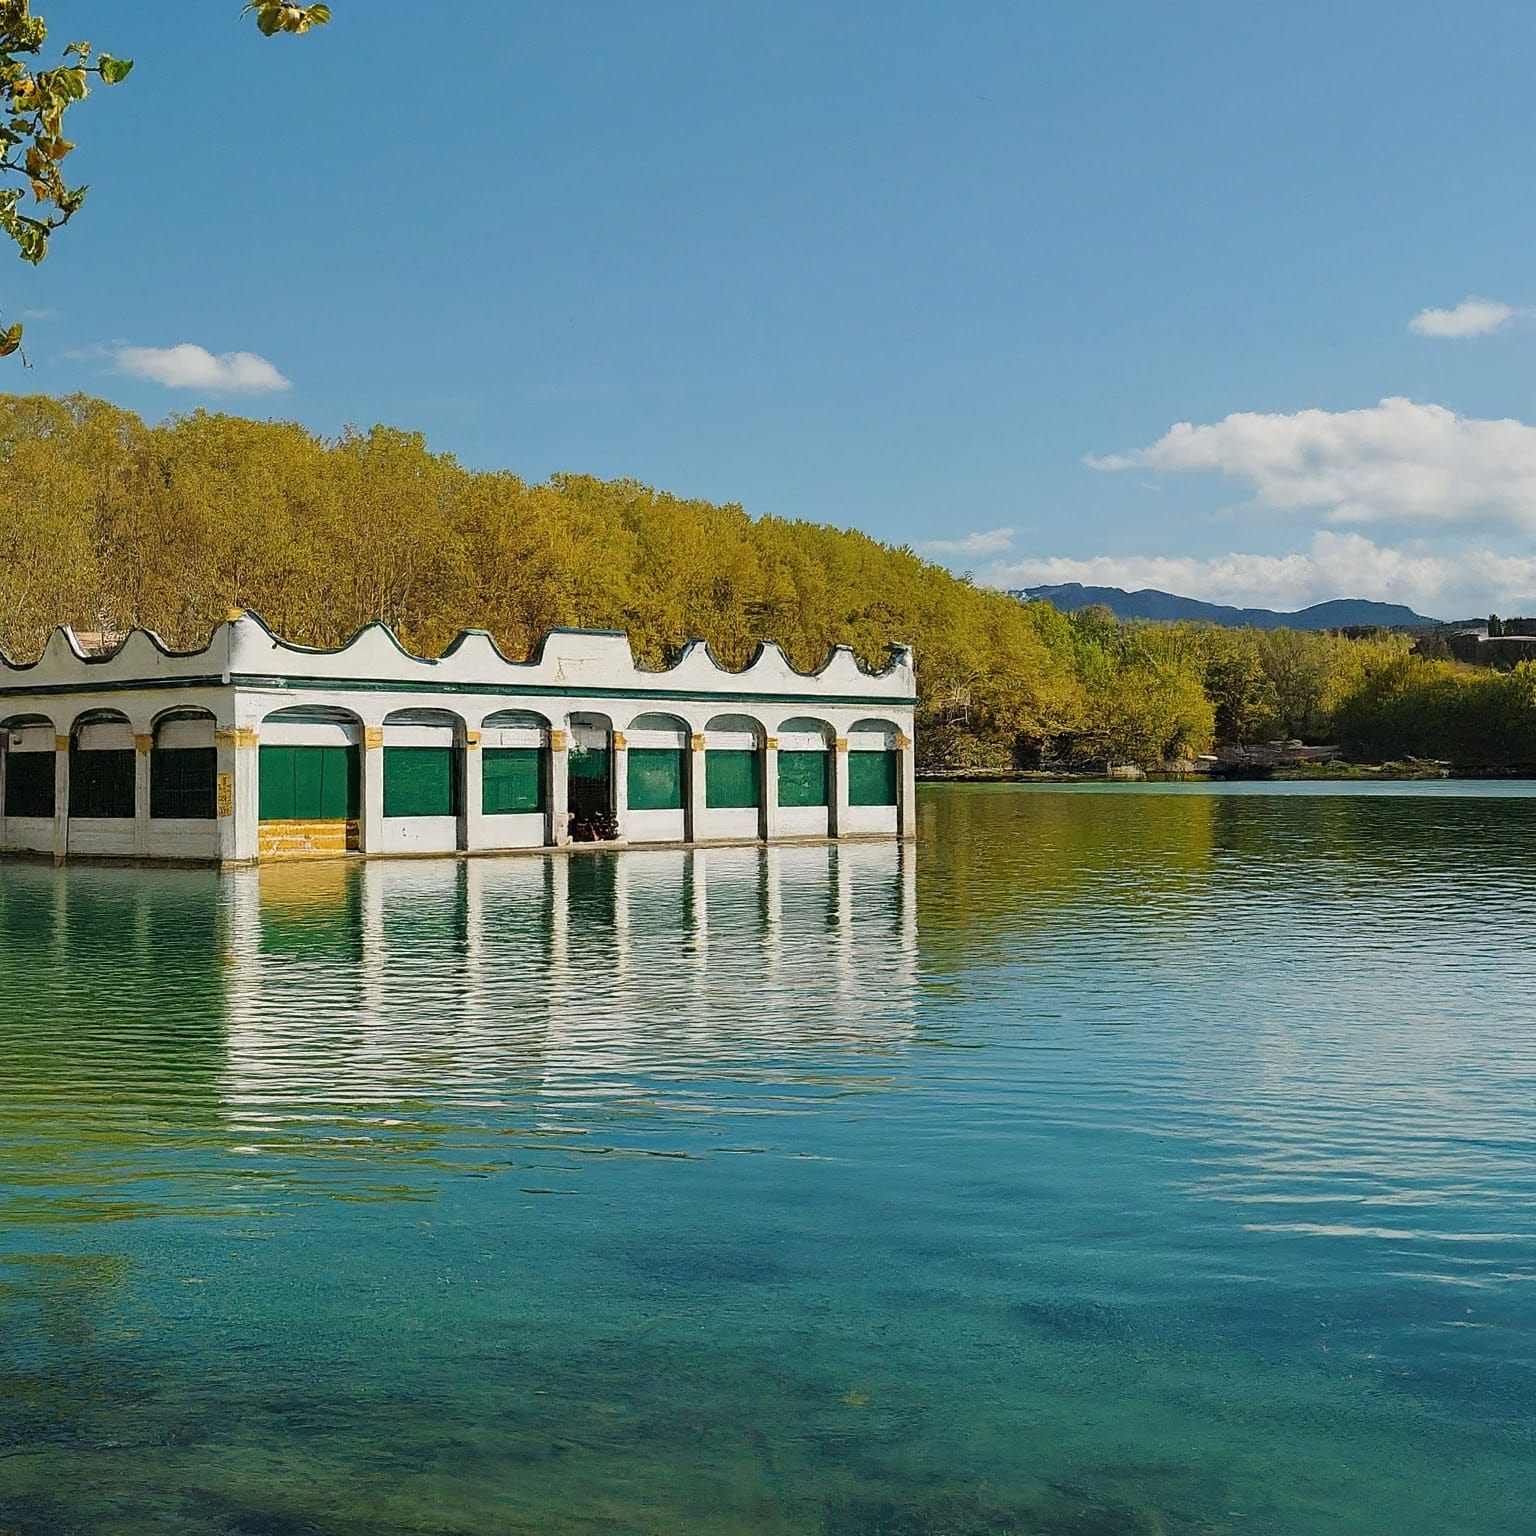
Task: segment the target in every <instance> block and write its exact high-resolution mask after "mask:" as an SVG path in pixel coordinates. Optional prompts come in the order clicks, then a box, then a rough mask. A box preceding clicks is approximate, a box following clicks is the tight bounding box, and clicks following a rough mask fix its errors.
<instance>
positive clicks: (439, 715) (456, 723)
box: [384, 709, 464, 730]
mask: <svg viewBox="0 0 1536 1536" xmlns="http://www.w3.org/2000/svg"><path fill="white" fill-rule="evenodd" d="M384 724H385V725H386V726H390V725H423V726H438V727H442V726H451V727H452V728H453V729H455V730H463V728H464V717H463V716H462V715H460V714H458V713H456V712H455V711H454V710H451V709H392V710H390V712H389V713H388V714H387V715H385V716H384Z"/></svg>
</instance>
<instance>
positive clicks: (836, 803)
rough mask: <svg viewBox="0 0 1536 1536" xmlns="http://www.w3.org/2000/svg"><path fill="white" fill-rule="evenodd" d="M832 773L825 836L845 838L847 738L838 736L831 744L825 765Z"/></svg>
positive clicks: (846, 819) (846, 831) (846, 821)
mask: <svg viewBox="0 0 1536 1536" xmlns="http://www.w3.org/2000/svg"><path fill="white" fill-rule="evenodd" d="M827 767H828V768H829V769H830V770H831V772H832V793H831V794H830V795H829V796H828V797H827V798H828V799H829V800H830V801H831V802H832V803H831V804H830V805H829V806H828V807H827V835H828V836H829V837H845V836H847V833H848V738H847V737H846V736H839V737H838V738H837V740H836V741H834V742H833V743H832V756H831V759H830V760H829V761H828V763H827Z"/></svg>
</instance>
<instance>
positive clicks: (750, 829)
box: [693, 805, 762, 842]
mask: <svg viewBox="0 0 1536 1536" xmlns="http://www.w3.org/2000/svg"><path fill="white" fill-rule="evenodd" d="M761 814H762V813H761V812H760V811H759V810H758V809H757V807H756V806H751V805H749V806H746V807H732V808H731V809H729V810H709V809H705V810H702V811H700V812H699V816H698V822H697V824H696V825H695V827H694V829H693V835H694V837H695V838H696V839H697V840H698V841H699V842H709V841H710V840H712V839H720V840H725V839H729V840H730V841H732V842H747V841H749V840H751V839H754V838H756V837H757V835H758V825H759V817H760V816H761Z"/></svg>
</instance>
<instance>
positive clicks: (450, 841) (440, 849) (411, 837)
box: [380, 816, 543, 853]
mask: <svg viewBox="0 0 1536 1536" xmlns="http://www.w3.org/2000/svg"><path fill="white" fill-rule="evenodd" d="M491 819H492V820H493V821H496V820H500V819H501V818H500V817H492V818H491ZM542 819H543V818H542V817H541V818H540V820H542ZM380 826H381V827H382V828H383V832H384V844H383V848H382V850H381V851H382V852H384V853H453V852H454V851H455V850H456V849H457V848H458V846H459V819H458V817H457V816H386V817H384V819H383V820H382V822H381V823H380Z"/></svg>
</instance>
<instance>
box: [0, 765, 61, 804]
mask: <svg viewBox="0 0 1536 1536" xmlns="http://www.w3.org/2000/svg"><path fill="white" fill-rule="evenodd" d="M53 764H54V754H53V753H52V752H12V753H9V754H8V755H7V757H6V759H5V814H6V815H7V816H43V817H52V815H53V783H54V767H53Z"/></svg>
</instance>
